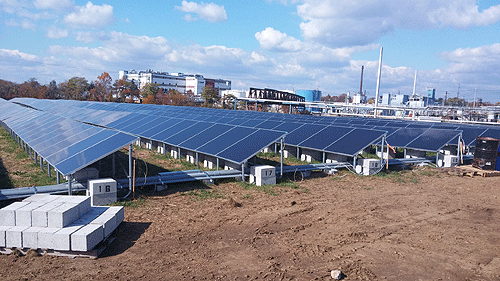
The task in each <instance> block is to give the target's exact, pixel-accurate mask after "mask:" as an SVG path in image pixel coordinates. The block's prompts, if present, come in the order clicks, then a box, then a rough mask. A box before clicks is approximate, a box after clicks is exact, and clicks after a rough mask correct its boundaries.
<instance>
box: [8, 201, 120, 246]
mask: <svg viewBox="0 0 500 281" xmlns="http://www.w3.org/2000/svg"><path fill="white" fill-rule="evenodd" d="M90 201H91V200H90V197H85V196H52V195H42V194H37V195H34V196H32V197H30V198H27V199H25V200H23V202H16V203H13V204H11V205H9V206H7V207H5V208H3V209H0V222H1V224H0V247H8V248H31V249H50V250H56V251H89V250H92V249H93V248H94V247H95V246H96V245H97V244H99V243H100V242H102V241H103V240H104V239H105V238H107V237H108V236H109V235H111V233H112V232H113V231H114V230H115V229H116V228H117V227H118V225H119V224H120V223H121V222H122V221H123V219H124V208H123V207H100V206H99V207H97V206H96V207H92V206H91V204H90Z"/></svg>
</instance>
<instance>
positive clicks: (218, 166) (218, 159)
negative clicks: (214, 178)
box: [217, 158, 219, 171]
mask: <svg viewBox="0 0 500 281" xmlns="http://www.w3.org/2000/svg"><path fill="white" fill-rule="evenodd" d="M218 170H219V158H217V171H218Z"/></svg>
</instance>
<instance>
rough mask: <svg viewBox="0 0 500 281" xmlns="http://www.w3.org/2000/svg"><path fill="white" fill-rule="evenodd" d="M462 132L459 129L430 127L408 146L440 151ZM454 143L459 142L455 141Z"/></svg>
mask: <svg viewBox="0 0 500 281" xmlns="http://www.w3.org/2000/svg"><path fill="white" fill-rule="evenodd" d="M460 133H461V131H457V130H444V129H429V130H427V131H425V132H424V133H423V134H422V135H420V136H419V137H417V138H416V139H415V140H413V141H412V142H410V143H409V144H407V145H406V147H408V148H414V149H418V150H426V151H438V150H439V149H441V148H442V147H443V146H445V145H446V144H449V143H451V141H452V140H454V139H456V137H457V136H458V135H460ZM453 144H457V143H456V142H455V143H453Z"/></svg>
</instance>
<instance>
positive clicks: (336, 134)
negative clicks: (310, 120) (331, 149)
mask: <svg viewBox="0 0 500 281" xmlns="http://www.w3.org/2000/svg"><path fill="white" fill-rule="evenodd" d="M353 130H354V129H353V128H350V127H338V126H328V127H325V128H324V129H323V130H321V131H319V132H317V133H316V134H314V135H311V136H310V137H309V138H308V139H307V140H305V141H303V142H301V143H300V144H299V146H301V147H307V148H311V149H316V150H324V149H325V148H326V147H328V146H330V145H331V144H332V143H334V142H336V141H337V140H339V139H340V138H341V137H343V136H345V135H347V134H348V133H349V132H351V131H353Z"/></svg>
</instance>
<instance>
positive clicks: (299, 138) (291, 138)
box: [285, 124, 326, 146]
mask: <svg viewBox="0 0 500 281" xmlns="http://www.w3.org/2000/svg"><path fill="white" fill-rule="evenodd" d="M324 128H326V126H325V125H313V124H310V125H302V126H301V127H299V128H297V129H295V130H293V131H291V132H289V133H288V135H287V136H286V138H285V142H286V144H290V145H294V146H297V145H299V144H300V143H301V142H303V141H304V140H306V139H308V138H309V137H310V136H311V135H314V134H316V133H317V132H319V131H320V130H322V129H324Z"/></svg>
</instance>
